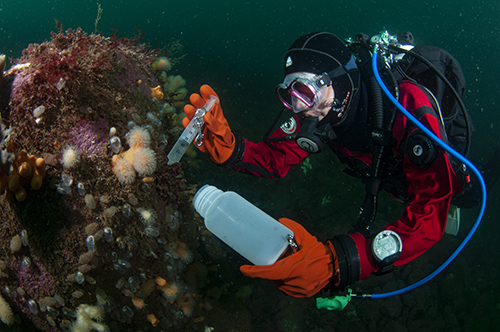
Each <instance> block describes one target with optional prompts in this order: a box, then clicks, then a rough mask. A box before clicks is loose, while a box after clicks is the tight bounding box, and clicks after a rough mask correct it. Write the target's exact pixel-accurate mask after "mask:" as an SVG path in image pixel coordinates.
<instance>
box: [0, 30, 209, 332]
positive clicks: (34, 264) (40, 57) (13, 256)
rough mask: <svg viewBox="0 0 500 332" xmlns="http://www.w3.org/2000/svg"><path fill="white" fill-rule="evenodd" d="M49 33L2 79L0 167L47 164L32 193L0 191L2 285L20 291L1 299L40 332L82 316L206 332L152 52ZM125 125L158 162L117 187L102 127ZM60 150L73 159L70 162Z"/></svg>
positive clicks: (121, 130)
mask: <svg viewBox="0 0 500 332" xmlns="http://www.w3.org/2000/svg"><path fill="white" fill-rule="evenodd" d="M51 37H52V38H51V39H50V40H49V41H47V42H44V43H42V44H32V45H29V46H28V48H27V49H26V50H24V52H23V56H22V57H21V58H20V59H18V60H15V61H14V63H15V64H16V65H15V66H13V67H12V68H11V69H10V70H9V71H7V72H6V75H5V76H4V78H6V79H7V78H10V81H11V82H12V84H11V86H10V88H11V93H10V105H9V108H8V109H7V110H6V111H5V112H2V119H3V120H2V122H4V125H6V124H9V125H10V127H8V129H5V130H6V131H8V133H9V136H8V137H7V136H6V137H5V138H6V139H5V140H3V142H2V144H1V145H0V149H2V156H6V158H2V164H1V165H0V166H1V169H2V171H3V172H4V173H5V174H9V172H13V171H12V165H13V161H12V160H9V158H8V156H11V155H12V156H15V155H16V153H18V151H20V150H21V149H22V150H26V152H27V154H28V155H29V156H43V158H44V160H45V163H46V169H45V177H44V179H43V183H42V185H41V187H40V189H39V190H36V191H35V190H33V189H32V188H31V187H30V185H29V181H28V182H27V183H21V184H20V185H21V186H22V187H23V188H24V189H25V190H26V197H25V199H24V200H23V201H18V200H16V199H15V198H14V197H13V193H12V192H6V194H4V195H3V196H2V197H1V198H0V218H1V220H2V228H3V230H2V232H1V235H0V236H2V245H1V247H0V260H2V261H3V263H4V268H2V269H1V273H0V282H1V285H2V286H3V287H2V289H3V288H5V289H8V290H16V289H17V290H19V291H18V292H16V291H10V292H7V294H5V293H4V294H3V295H4V297H5V299H6V301H7V302H9V303H10V305H11V306H12V308H13V310H14V311H15V312H17V313H21V312H22V316H23V318H22V319H25V318H28V319H30V320H32V322H33V323H34V324H35V325H36V326H37V327H38V328H40V329H42V330H45V331H55V330H58V331H70V330H71V329H72V326H73V327H74V328H76V326H78V325H79V324H81V321H82V319H86V318H85V317H87V316H88V317H87V319H93V320H94V322H93V323H94V324H102V326H108V327H109V328H110V330H111V331H127V330H133V331H137V330H139V329H141V328H144V327H149V328H153V327H154V326H159V327H161V328H163V329H170V328H173V327H175V328H180V329H187V330H197V329H203V325H202V323H200V324H199V325H196V324H198V323H199V322H202V321H203V317H202V314H203V313H202V312H201V311H202V310H203V309H201V307H198V306H197V302H199V301H200V300H199V299H198V297H197V296H196V295H195V294H196V293H197V288H196V287H197V285H196V283H197V280H196V278H195V279H188V280H191V281H186V280H187V279H185V278H183V274H184V273H185V272H186V270H187V267H188V265H189V264H190V263H191V262H193V260H195V262H196V255H195V253H194V249H195V247H196V246H197V243H196V241H195V240H196V238H197V233H198V227H196V226H195V225H194V224H193V223H194V222H193V220H194V218H193V210H192V207H191V205H190V204H189V201H188V199H189V195H191V194H192V192H190V190H189V189H192V188H188V187H187V184H186V180H185V179H184V175H183V171H182V169H181V166H180V164H175V165H172V166H167V160H166V151H165V149H166V146H165V144H166V143H165V142H166V137H165V136H168V137H169V138H170V141H171V142H172V143H173V142H175V139H176V137H175V135H177V134H178V131H179V128H177V127H175V121H174V120H173V119H172V117H171V115H170V114H168V113H167V112H162V110H163V108H164V105H165V104H167V103H169V102H170V103H171V102H172V100H169V98H168V96H166V97H167V98H165V99H163V100H161V101H160V100H158V99H157V98H153V97H152V96H151V88H154V87H157V86H158V85H159V83H164V82H162V78H161V77H160V75H161V73H160V72H158V71H157V68H156V70H155V69H154V68H153V66H152V65H153V63H155V61H157V56H158V53H159V52H158V51H156V50H151V49H149V48H148V47H147V46H146V45H144V44H139V43H137V41H136V40H131V39H125V38H122V39H118V37H117V36H112V37H110V38H105V37H104V36H102V35H96V34H86V33H84V32H82V31H81V30H80V29H78V30H76V31H73V30H68V31H66V32H63V31H59V32H58V33H53V34H52V36H51ZM176 102H177V104H179V100H176ZM179 107H180V106H179ZM42 110H43V112H42ZM148 114H149V115H148ZM131 123H132V127H134V126H137V128H141V130H144V131H146V132H145V133H146V134H147V135H148V137H149V140H150V141H149V142H148V149H150V150H151V154H152V155H154V156H155V158H156V159H155V163H156V165H155V167H154V168H151V169H150V170H149V171H148V172H139V171H138V174H137V176H136V177H135V178H134V180H133V181H131V182H130V183H126V184H124V183H121V182H120V181H119V180H118V178H117V176H115V174H114V172H113V169H112V159H113V156H114V155H118V153H120V152H121V151H122V149H121V147H120V148H118V149H117V148H116V147H112V146H111V142H110V128H111V127H114V128H115V129H113V130H112V131H111V132H112V133H113V135H114V137H116V138H118V139H119V141H121V142H127V138H126V136H125V134H126V133H127V132H129V126H130V125H131ZM114 141H116V139H115V140H114ZM122 144H123V143H122ZM67 146H71V148H72V149H75V151H74V152H75V154H77V155H78V160H75V163H74V164H72V165H71V167H67V166H68V164H67V163H68V162H67V158H69V157H68V156H67V155H64V154H63V151H64V148H65V147H67ZM123 148H124V150H127V149H130V148H131V146H127V144H124V146H123ZM167 152H168V150H167ZM65 166H66V167H65ZM150 173H151V174H150ZM144 175H147V177H144ZM144 211H147V213H146V212H144ZM148 218H149V219H148ZM145 220H146V221H145ZM173 220H175V227H173V226H172V224H173V222H172V221H173ZM186 230H189V232H187V231H186ZM28 237H29V242H28V241H27V239H28ZM12 239H15V240H13V242H11V240H12ZM21 239H26V241H24V240H23V241H22V244H23V245H22V246H21ZM25 242H26V244H24V243H25ZM11 243H13V244H12V245H11ZM155 280H163V282H162V283H161V284H158V283H155ZM166 285H169V287H168V290H167V286H166ZM167 293H168V294H167ZM20 294H22V295H20ZM47 299H55V300H54V301H52V302H50V303H49V302H48V300H47ZM14 308H15V309H14ZM82 308H86V309H85V310H84V309H82ZM84 313H85V314H84ZM85 315H86V316H85ZM82 317H83V318H82ZM200 317H201V318H200ZM197 322H198V323H197ZM75 324H76V325H75ZM103 328H104V327H103Z"/></svg>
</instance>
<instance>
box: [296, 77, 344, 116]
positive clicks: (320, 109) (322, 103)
mask: <svg viewBox="0 0 500 332" xmlns="http://www.w3.org/2000/svg"><path fill="white" fill-rule="evenodd" d="M318 95H319V96H320V99H319V100H318V102H317V103H315V104H314V106H313V107H311V108H306V107H307V106H306V105H305V104H304V103H303V102H301V101H300V100H299V99H297V98H293V99H294V100H293V102H294V108H295V109H301V108H305V109H304V110H303V111H302V112H301V113H302V114H303V115H304V116H316V117H318V120H319V121H321V120H322V119H323V118H324V117H325V116H326V115H327V114H328V112H330V110H331V109H332V105H333V102H334V98H335V92H334V91H333V88H332V86H331V85H330V86H323V87H321V88H320V93H318Z"/></svg>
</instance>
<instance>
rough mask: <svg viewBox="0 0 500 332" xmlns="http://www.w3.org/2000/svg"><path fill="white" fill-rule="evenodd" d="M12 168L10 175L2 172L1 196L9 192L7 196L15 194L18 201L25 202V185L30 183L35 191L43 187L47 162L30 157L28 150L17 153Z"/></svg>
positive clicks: (0, 177)
mask: <svg viewBox="0 0 500 332" xmlns="http://www.w3.org/2000/svg"><path fill="white" fill-rule="evenodd" d="M12 166H13V167H12V170H11V171H10V172H9V175H6V174H5V173H4V172H3V171H1V170H0V195H3V194H4V193H5V192H7V195H12V194H14V196H15V197H16V199H17V200H18V201H24V200H25V199H26V189H24V187H23V184H24V183H27V182H30V185H31V188H32V189H33V190H38V189H40V187H41V186H42V183H43V177H44V176H45V161H44V160H43V158H35V157H34V156H32V155H28V153H27V152H26V150H21V151H19V152H18V153H17V155H16V157H15V161H14V164H13V165H12Z"/></svg>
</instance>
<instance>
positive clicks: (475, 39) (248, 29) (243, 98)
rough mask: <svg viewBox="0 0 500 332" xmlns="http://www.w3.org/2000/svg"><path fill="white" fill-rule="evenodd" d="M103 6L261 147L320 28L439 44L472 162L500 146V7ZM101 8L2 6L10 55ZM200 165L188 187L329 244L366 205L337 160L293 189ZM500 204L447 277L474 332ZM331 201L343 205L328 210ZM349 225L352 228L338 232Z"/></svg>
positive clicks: (5, 49) (80, 23)
mask: <svg viewBox="0 0 500 332" xmlns="http://www.w3.org/2000/svg"><path fill="white" fill-rule="evenodd" d="M99 3H100V4H101V8H102V9H103V12H102V18H101V19H100V20H99V22H98V25H97V29H98V30H99V31H101V32H103V33H104V34H111V33H113V31H112V30H111V29H114V28H116V29H117V30H118V32H119V33H120V36H123V37H125V36H134V35H136V34H137V32H136V30H135V29H134V27H138V28H139V29H140V30H141V31H142V32H143V33H144V39H143V41H144V42H146V43H149V44H151V46H152V47H154V48H164V47H166V46H167V45H168V44H169V43H170V42H171V41H174V40H180V43H181V44H183V45H184V48H183V50H182V53H183V54H186V56H185V57H184V58H183V59H182V61H180V62H179V63H178V64H177V65H176V66H175V67H174V69H173V70H172V72H170V73H169V74H174V73H176V74H181V75H182V76H183V77H184V78H185V79H186V81H187V87H188V90H189V92H190V93H192V92H196V90H197V89H198V88H199V86H200V85H201V84H204V83H208V84H210V85H212V86H213V87H214V88H215V89H216V91H218V92H219V94H220V97H221V104H222V106H223V109H224V112H225V114H226V118H227V119H228V121H229V123H230V124H231V127H232V129H233V130H235V131H238V132H240V133H242V134H243V135H244V136H245V137H247V138H249V139H251V140H259V139H260V138H261V137H262V135H263V134H264V132H265V131H266V130H267V127H268V125H269V123H270V122H271V121H272V119H273V118H274V116H275V114H276V112H277V111H278V109H279V103H278V101H277V98H276V97H275V94H274V86H275V85H276V84H277V83H279V82H280V81H281V80H282V66H283V54H284V53H285V51H286V49H287V47H288V46H289V45H290V44H291V43H292V42H293V41H294V40H295V38H297V37H298V36H300V35H301V34H305V33H308V32H312V31H317V30H327V31H330V32H333V33H335V34H337V35H339V36H340V37H342V38H345V37H350V36H355V35H356V34H357V33H358V32H365V33H368V34H375V33H377V32H378V31H380V30H382V29H387V30H389V32H391V33H393V34H396V33H397V32H400V31H406V30H409V31H411V32H412V33H413V34H414V36H415V39H416V42H417V43H420V44H433V45H437V46H441V47H443V48H445V49H447V50H448V51H449V52H450V53H451V54H453V55H454V56H455V57H456V58H457V59H458V60H459V61H460V63H461V64H462V67H463V69H464V72H465V76H466V79H467V83H468V84H467V92H466V98H465V103H466V106H467V107H468V108H469V111H470V113H471V116H472V118H473V120H474V124H475V127H476V132H475V134H474V137H473V149H472V156H473V157H474V158H475V159H477V160H481V161H485V160H487V159H488V158H489V157H490V156H491V154H492V153H493V151H494V150H495V149H496V148H498V147H499V146H500V133H499V132H498V130H497V128H498V127H500V122H499V116H498V114H497V113H496V112H497V109H498V108H499V101H498V100H497V98H498V97H497V96H498V92H497V91H498V90H499V88H500V84H499V74H500V69H499V66H498V60H497V59H498V54H500V3H499V2H498V1H493V0H490V1H465V0H458V1H442V0H441V1H439V0H438V1H393V0H390V1H389V0H386V1H373V0H372V1H360V0H350V1H315V2H312V1H291V0H290V1H212V2H207V1H189V0H188V1H178V2H173V1H110V0H107V1H99ZM97 9H98V5H97V1H73V2H70V1H62V0H52V1H35V0H31V1H17V2H15V1H8V2H7V1H2V3H0V53H5V54H6V55H7V56H8V57H12V58H18V57H20V56H21V51H22V50H23V49H24V48H25V47H26V46H27V45H28V44H29V43H39V42H42V41H44V40H46V39H48V38H50V31H53V30H55V23H54V18H56V19H57V20H59V21H60V22H62V24H63V25H64V28H77V27H81V28H82V29H83V30H84V31H87V32H89V33H90V32H93V31H94V28H95V20H96V16H97ZM200 158H201V159H202V160H203V161H204V163H203V164H202V166H200V167H199V169H196V170H192V171H191V172H190V173H189V174H188V176H189V177H190V181H192V182H199V183H205V182H209V183H211V184H214V185H217V186H219V187H220V188H222V189H232V190H237V191H239V192H240V193H241V194H242V195H243V196H245V197H247V198H248V199H250V200H251V201H253V202H255V203H256V204H257V205H259V206H261V207H262V208H263V209H264V210H266V211H267V212H269V213H270V214H272V215H273V216H276V217H281V216H288V217H291V218H294V219H296V220H297V221H300V222H302V223H303V224H304V225H305V226H306V227H307V228H308V229H309V230H310V231H311V233H313V234H315V235H317V236H318V237H319V238H320V239H325V238H326V237H331V236H333V235H335V234H334V233H332V232H335V231H342V230H343V229H344V228H345V229H347V228H348V226H349V220H352V219H353V218H354V217H355V216H356V213H357V209H358V206H359V204H360V202H361V200H362V197H363V195H364V194H363V187H362V185H360V184H359V183H356V182H355V181H353V180H351V179H349V178H348V177H346V176H345V175H343V174H340V173H339V172H338V169H339V168H340V167H339V165H338V162H337V161H336V160H335V158H334V156H333V155H331V154H330V153H326V154H324V155H322V156H313V157H311V163H312V164H313V169H311V170H310V171H309V172H308V174H307V175H304V173H303V172H302V171H301V170H300V169H295V170H293V171H292V172H291V174H290V175H289V176H288V177H287V178H286V179H283V180H271V181H268V180H262V179H257V180H256V179H255V178H250V177H248V176H245V175H241V174H234V173H233V174H229V176H228V173H227V172H225V171H224V170H221V169H219V168H218V167H216V166H214V165H212V164H210V162H209V160H208V158H206V157H205V156H200ZM499 166H500V165H499ZM332 170H333V171H332ZM339 185H341V188H339ZM499 195H500V189H499V188H494V189H493V190H492V191H491V193H490V196H489V200H488V208H487V211H486V215H485V217H484V220H483V223H482V225H481V226H480V228H479V231H478V232H477V234H476V235H475V236H474V237H473V238H472V240H471V242H470V243H469V244H468V245H467V246H466V247H465V249H464V250H463V252H462V254H461V255H460V256H459V258H458V259H457V260H456V261H455V262H454V263H452V266H450V267H449V269H451V270H447V271H445V272H444V273H450V271H452V272H453V275H455V276H456V277H461V276H464V280H466V281H467V282H466V284H467V290H466V291H465V294H464V293H463V292H460V294H458V293H457V296H464V297H465V299H464V300H463V301H465V302H467V305H469V306H471V307H476V308H478V307H479V308H480V309H481V312H482V313H483V316H482V317H481V316H478V315H477V312H476V313H475V314H474V315H473V314H472V313H471V312H468V311H467V310H465V309H464V310H463V311H460V312H456V315H458V316H460V317H461V322H464V323H463V326H465V329H466V330H472V329H471V326H478V327H479V326H483V325H481V324H482V323H481V322H485V321H490V320H493V317H494V316H495V315H496V314H498V309H497V308H496V306H498V305H499V303H500V301H499V300H498V299H497V296H495V294H498V287H495V282H494V281H495V280H497V279H498V270H499V267H500V266H499V263H498V262H499V258H500V256H499V255H498V254H497V250H498V249H497V248H498V247H497V241H498V238H499V235H498V234H497V232H498V226H497V216H498V213H499V211H498V208H497V206H498V197H499ZM327 196H330V197H331V198H332V199H333V202H332V203H331V204H330V205H321V201H322V199H323V197H327ZM394 209H396V210H397V209H398V208H397V207H392V205H390V204H389V203H388V204H387V205H383V208H382V215H383V216H385V217H387V218H389V219H390V217H394V215H396V213H394V212H393V211H394ZM396 217H397V215H396ZM467 217H468V219H467V220H466V221H464V224H466V225H470V224H471V223H472V219H473V217H474V211H471V212H470V213H467ZM340 222H343V223H344V225H338V223H340ZM332 223H335V225H334V226H332ZM325 229H326V231H325ZM462 234H463V232H462ZM443 241H452V240H449V238H445V239H443ZM432 254H436V255H437V257H438V258H437V259H436V260H437V261H439V260H440V259H442V258H443V257H440V256H439V253H436V252H435V251H433V252H432V253H430V254H429V255H432ZM429 264H431V263H429ZM431 265H432V264H431ZM433 266H436V265H435V264H434V265H433ZM431 283H432V282H431ZM436 285H438V286H439V285H441V284H436ZM436 285H434V286H429V287H438V286H436ZM424 287H427V286H424ZM419 291H420V290H415V291H414V292H419ZM455 300H457V299H455ZM458 300H460V299H458ZM465 307H466V306H465ZM468 314H470V316H467V315H468ZM255 319H257V318H255ZM423 319H425V318H423ZM467 323H470V324H467ZM483 327H484V328H479V329H477V331H484V330H490V328H491V325H484V326H483Z"/></svg>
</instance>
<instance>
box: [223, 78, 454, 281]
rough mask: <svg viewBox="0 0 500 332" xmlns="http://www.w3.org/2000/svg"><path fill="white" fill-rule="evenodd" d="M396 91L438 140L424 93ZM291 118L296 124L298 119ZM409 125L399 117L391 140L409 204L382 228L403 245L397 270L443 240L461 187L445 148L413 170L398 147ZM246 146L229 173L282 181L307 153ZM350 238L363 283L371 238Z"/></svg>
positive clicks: (365, 156)
mask: <svg viewBox="0 0 500 332" xmlns="http://www.w3.org/2000/svg"><path fill="white" fill-rule="evenodd" d="M399 91H400V97H399V102H400V103H401V104H402V105H403V107H405V109H406V110H408V111H409V112H410V113H412V114H415V113H416V112H417V113H419V114H421V113H423V115H422V116H421V118H420V122H421V123H422V124H424V125H425V126H426V127H427V128H428V129H430V130H431V131H432V132H434V133H435V134H436V135H437V136H438V137H441V135H440V130H439V128H440V126H439V119H436V118H435V117H434V116H433V115H432V113H431V114H429V113H428V112H425V109H426V108H427V109H428V108H432V106H431V103H430V102H429V99H428V98H427V96H426V94H425V93H424V92H423V91H422V90H421V89H420V88H419V87H417V86H416V85H414V84H413V83H411V82H409V81H403V82H402V83H401V84H400V86H399ZM295 120H296V122H297V123H298V119H297V118H296V119H295ZM353 125H356V124H353ZM407 126H411V123H410V122H409V121H408V120H407V119H406V117H405V116H403V115H402V114H400V113H399V114H397V116H396V119H395V121H394V126H393V131H392V137H393V138H394V139H395V141H396V142H397V145H396V148H395V153H396V157H397V159H399V160H400V161H402V163H403V170H404V173H405V176H406V182H407V186H408V198H409V204H408V206H407V207H406V210H405V212H404V214H403V215H402V216H401V218H399V220H397V221H396V222H394V223H392V224H389V225H386V226H385V229H389V230H393V231H395V232H396V233H397V234H398V235H399V236H400V237H401V240H402V241H403V250H402V253H401V256H400V258H399V259H398V260H397V261H396V263H395V264H394V265H395V266H400V265H403V264H406V263H408V262H409V261H411V260H412V259H414V258H416V257H418V256H419V255H421V254H422V253H424V252H425V251H427V250H428V249H429V248H430V247H432V246H433V245H434V244H435V243H437V242H438V241H439V240H440V239H441V237H442V236H443V233H444V229H445V226H446V220H447V215H448V209H449V207H450V201H451V198H452V196H453V195H454V194H457V193H459V192H460V191H461V190H462V189H463V188H462V186H461V184H460V183H459V181H458V179H457V178H456V176H455V173H454V171H453V169H452V167H451V164H450V161H449V159H448V157H447V155H446V154H445V153H444V151H443V150H439V156H438V158H437V160H436V161H435V162H434V163H433V164H432V165H431V166H430V167H419V166H416V165H415V164H413V163H412V162H411V161H410V160H409V159H408V155H407V154H406V152H405V151H406V150H405V149H404V148H403V149H401V148H400V147H401V145H402V144H403V147H404V144H405V142H406V137H407V136H408V134H409V133H410V132H411V131H413V130H415V129H416V128H414V127H413V126H411V127H410V128H408V129H409V131H408V132H407V128H406V127H407ZM299 129H300V128H299V125H297V128H295V131H294V133H297V132H298V130H299ZM289 134H290V133H285V132H284V131H283V130H282V129H277V130H276V131H275V132H274V133H273V135H271V137H279V136H286V135H289ZM244 144H245V147H244V153H243V156H242V160H241V162H239V163H237V164H236V165H235V166H234V167H233V169H234V170H236V171H239V172H245V173H249V174H253V175H256V176H266V177H270V178H271V177H284V176H285V175H286V174H287V172H288V170H289V169H290V167H292V166H294V165H297V164H299V163H300V162H302V161H303V160H304V159H305V158H306V157H307V156H308V155H309V153H307V152H306V151H304V150H302V149H301V148H300V147H299V146H298V145H297V144H296V143H295V141H278V142H273V143H265V142H261V143H254V142H250V141H248V140H246V139H244ZM332 148H333V150H334V151H336V152H337V153H340V154H342V155H344V156H346V157H347V164H348V165H349V164H350V165H352V163H351V162H350V161H353V160H354V159H359V160H361V161H362V162H363V163H365V164H366V165H370V164H371V160H372V156H371V152H369V153H362V154H355V153H353V152H351V151H349V150H348V149H347V148H345V147H343V146H338V145H335V144H332ZM401 151H403V153H404V155H403V154H402V153H401ZM350 236H351V237H352V238H353V240H354V241H355V243H356V247H357V249H358V254H359V259H360V263H361V273H360V280H361V279H365V278H367V277H368V276H369V275H370V274H371V273H372V272H375V271H376V270H377V267H376V265H375V264H374V262H373V260H372V257H371V254H370V249H369V241H370V240H369V239H366V238H365V237H364V236H363V235H361V234H360V233H352V234H350Z"/></svg>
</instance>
